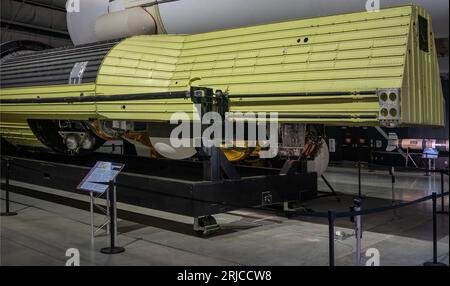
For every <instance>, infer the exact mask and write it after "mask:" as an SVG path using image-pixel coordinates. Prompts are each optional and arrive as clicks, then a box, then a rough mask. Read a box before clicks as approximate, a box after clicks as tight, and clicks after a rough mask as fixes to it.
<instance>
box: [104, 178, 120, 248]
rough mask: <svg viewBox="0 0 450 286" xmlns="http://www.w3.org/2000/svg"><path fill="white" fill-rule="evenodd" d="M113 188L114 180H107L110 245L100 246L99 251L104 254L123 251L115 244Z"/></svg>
mask: <svg viewBox="0 0 450 286" xmlns="http://www.w3.org/2000/svg"><path fill="white" fill-rule="evenodd" d="M114 188H115V183H114V181H110V182H109V186H108V193H109V215H110V218H109V223H110V227H109V237H110V246H109V247H105V248H102V249H101V250H100V252H101V253H104V254H118V253H122V252H124V251H125V248H123V247H119V246H116V232H115V231H114V230H115V224H116V214H115V213H116V200H115V196H114Z"/></svg>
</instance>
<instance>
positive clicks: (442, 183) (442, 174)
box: [437, 170, 448, 215]
mask: <svg viewBox="0 0 450 286" xmlns="http://www.w3.org/2000/svg"><path fill="white" fill-rule="evenodd" d="M439 173H440V174H441V210H440V211H438V212H437V213H438V214H447V215H448V211H445V197H444V193H445V191H444V171H443V170H439Z"/></svg>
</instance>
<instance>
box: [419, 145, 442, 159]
mask: <svg viewBox="0 0 450 286" xmlns="http://www.w3.org/2000/svg"><path fill="white" fill-rule="evenodd" d="M438 157H439V151H438V150H436V149H434V148H426V149H424V150H423V153H422V158H424V159H436V158H438Z"/></svg>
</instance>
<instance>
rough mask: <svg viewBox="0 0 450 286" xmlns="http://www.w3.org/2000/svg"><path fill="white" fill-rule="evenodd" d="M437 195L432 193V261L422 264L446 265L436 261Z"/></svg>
mask: <svg viewBox="0 0 450 286" xmlns="http://www.w3.org/2000/svg"><path fill="white" fill-rule="evenodd" d="M436 209H437V195H436V193H433V262H425V263H424V266H447V265H446V264H444V263H441V262H438V261H437V215H436V213H437V211H436Z"/></svg>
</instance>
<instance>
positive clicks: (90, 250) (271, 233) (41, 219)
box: [0, 167, 449, 266]
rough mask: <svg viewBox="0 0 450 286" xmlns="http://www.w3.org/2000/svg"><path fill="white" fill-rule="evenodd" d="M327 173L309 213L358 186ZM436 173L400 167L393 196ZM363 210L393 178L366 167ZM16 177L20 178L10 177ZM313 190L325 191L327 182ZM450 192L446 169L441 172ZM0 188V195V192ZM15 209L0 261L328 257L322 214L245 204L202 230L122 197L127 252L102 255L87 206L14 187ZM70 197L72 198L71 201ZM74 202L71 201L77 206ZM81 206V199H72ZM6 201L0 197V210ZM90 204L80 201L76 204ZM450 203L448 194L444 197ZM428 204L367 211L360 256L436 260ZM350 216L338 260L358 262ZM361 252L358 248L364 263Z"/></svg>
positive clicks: (420, 190)
mask: <svg viewBox="0 0 450 286" xmlns="http://www.w3.org/2000/svg"><path fill="white" fill-rule="evenodd" d="M326 177H327V179H328V180H329V181H330V182H331V183H332V184H333V185H334V186H335V188H336V190H337V191H338V192H340V193H342V195H341V196H340V197H341V201H340V202H337V201H336V199H335V198H333V197H327V198H320V199H316V200H312V201H309V202H306V203H305V204H304V207H306V208H308V209H312V210H314V211H326V210H328V209H335V210H341V211H347V210H348V208H349V206H351V205H352V199H353V196H354V195H355V194H356V193H357V190H358V185H357V173H356V169H355V168H343V167H330V168H329V170H328V171H327V174H326ZM439 179H440V177H439V176H438V175H436V176H431V177H426V176H424V175H423V174H417V173H415V174H411V173H397V182H396V185H395V188H396V190H395V196H396V199H397V200H401V201H411V200H414V199H417V198H419V197H422V196H425V195H428V194H431V193H432V192H433V191H436V192H438V193H439V191H440V181H439ZM362 182H363V194H365V195H367V196H368V198H367V199H366V200H365V202H364V205H363V208H366V209H367V208H372V207H377V206H386V205H390V203H391V181H390V177H389V176H388V175H387V173H386V172H385V171H384V172H382V171H376V172H369V171H367V170H364V171H363V176H362ZM13 183H14V184H16V185H19V186H22V187H24V185H23V184H22V185H21V184H20V183H17V182H13ZM28 187H32V188H34V189H35V190H37V191H39V192H44V193H45V194H46V196H48V197H50V198H52V200H54V199H57V198H58V197H57V196H58V195H61V194H65V196H67V197H70V198H72V199H76V200H82V201H87V198H86V197H84V196H79V195H76V194H69V193H63V192H60V191H58V190H53V189H48V188H41V187H36V186H34V187H33V186H28ZM319 188H320V189H321V190H323V191H327V188H326V186H325V184H324V183H323V182H320V183H319ZM445 188H446V190H448V177H447V176H446V177H445ZM2 196H4V193H3V192H2ZM11 199H12V200H13V203H12V209H13V210H15V211H17V212H18V213H19V215H18V216H14V217H1V218H0V265H65V263H66V260H67V259H68V258H67V257H65V253H66V250H67V249H68V248H77V249H79V251H80V258H81V265H183V266H184V265H190V266H191V265H296V266H302V265H308V266H310V265H311V266H316V265H328V226H327V221H326V219H325V220H324V219H321V218H310V217H296V218H290V219H288V218H286V217H284V216H281V215H277V214H276V213H274V212H268V211H262V210H253V209H242V210H237V211H233V212H230V213H226V214H220V215H217V216H216V218H217V221H218V222H219V224H220V225H221V226H222V230H221V232H219V233H218V234H216V235H214V236H211V237H199V236H197V235H195V234H194V233H193V231H192V221H193V220H192V218H188V217H183V216H179V215H174V214H168V213H164V212H159V211H154V210H149V209H143V208H139V207H134V206H128V205H123V204H119V206H118V207H119V208H120V209H121V210H122V211H121V212H120V214H119V216H120V219H119V233H120V234H119V236H118V244H119V245H122V246H124V247H125V248H126V252H125V253H122V254H118V255H105V254H101V253H100V252H99V249H100V248H102V247H104V246H106V245H107V237H106V236H105V235H100V236H98V237H96V238H95V241H94V244H92V243H91V239H90V224H89V221H90V220H89V218H90V215H89V212H88V211H86V210H83V209H81V208H79V207H78V206H77V207H70V206H67V205H62V204H59V203H55V202H49V201H46V200H42V199H38V198H33V197H30V196H26V195H23V194H16V193H13V194H11ZM72 202H74V201H72ZM73 205H74V204H72V206H73ZM75 205H77V204H75ZM3 206H4V201H3V200H2V208H3ZM81 206H84V207H86V203H83V204H81ZM446 209H447V210H448V198H447V199H446ZM431 219H432V217H431V203H430V202H427V203H423V204H420V205H414V206H410V207H406V208H402V209H400V210H398V211H397V212H396V213H394V212H393V211H388V212H385V213H380V214H375V215H368V216H364V217H363V230H364V233H363V240H362V248H363V254H364V253H365V250H367V249H369V248H376V249H377V250H378V251H379V252H380V264H381V265H384V266H387V265H422V263H423V262H425V261H430V260H431V258H432V240H431V239H432V224H431V221H432V220H431ZM101 222H102V217H101V216H100V215H96V223H97V224H100V223H101ZM352 226H353V223H351V222H349V221H348V219H340V220H338V221H337V227H336V231H338V234H339V235H337V236H336V243H335V256H336V265H354V264H355V239H354V235H353V234H354V230H353V228H352ZM438 240H439V241H438V256H439V257H438V258H439V261H441V262H444V263H446V264H448V263H449V217H448V215H438ZM364 261H365V258H364V256H363V262H364Z"/></svg>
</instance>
